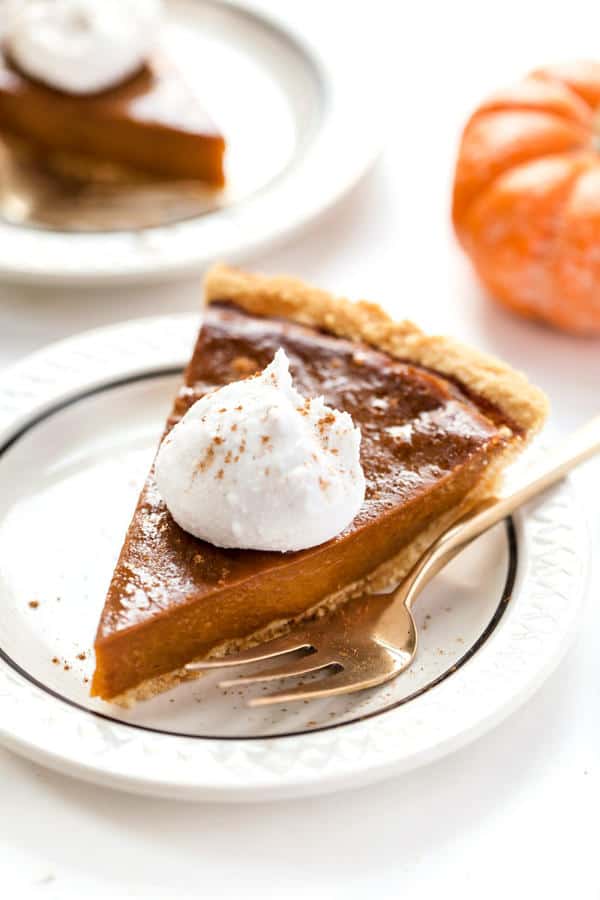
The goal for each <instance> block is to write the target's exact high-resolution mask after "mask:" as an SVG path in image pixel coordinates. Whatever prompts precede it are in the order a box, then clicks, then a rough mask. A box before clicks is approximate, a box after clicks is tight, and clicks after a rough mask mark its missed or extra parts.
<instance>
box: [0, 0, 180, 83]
mask: <svg viewBox="0 0 600 900" xmlns="http://www.w3.org/2000/svg"><path fill="white" fill-rule="evenodd" d="M161 5H162V4H161V0H5V3H4V4H3V5H2V6H1V7H0V13H1V15H2V18H3V22H2V26H1V36H2V41H3V46H4V48H5V49H6V50H7V52H8V54H9V56H10V57H11V59H13V61H14V62H15V63H16V64H17V65H18V66H19V68H21V69H22V70H23V72H25V73H26V74H27V75H30V76H31V77H32V78H37V79H38V80H39V81H42V82H44V84H48V85H50V86H51V87H54V88H57V89H58V90H61V91H65V92H67V93H70V94H91V93H96V92H98V91H103V90H105V89H107V88H110V87H114V86H115V85H117V84H120V83H121V82H122V81H124V80H125V79H126V78H128V77H129V76H130V75H133V74H134V73H135V72H136V71H137V70H138V69H140V68H141V67H142V65H143V64H144V62H145V60H146V59H147V57H148V56H149V54H150V53H151V51H152V49H153V47H154V45H155V44H156V42H157V38H158V33H159V31H160V24H161Z"/></svg>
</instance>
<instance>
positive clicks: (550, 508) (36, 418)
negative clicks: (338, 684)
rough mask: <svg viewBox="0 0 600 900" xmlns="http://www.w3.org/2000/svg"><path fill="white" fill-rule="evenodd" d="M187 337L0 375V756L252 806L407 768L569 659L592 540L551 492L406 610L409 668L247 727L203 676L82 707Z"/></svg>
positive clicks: (84, 352) (134, 335)
mask: <svg viewBox="0 0 600 900" xmlns="http://www.w3.org/2000/svg"><path fill="white" fill-rule="evenodd" d="M196 325H197V321H196V320H195V319H194V318H193V317H189V316H185V317H179V318H168V319H158V320H157V319H152V320H144V321H141V322H132V323H127V324H126V325H121V326H117V327H112V328H110V329H103V330H101V331H97V332H91V333H89V334H87V335H82V336H81V337H78V338H74V339H71V340H69V341H65V342H62V343H61V344H59V345H55V346H54V347H51V348H49V349H48V350H45V351H43V352H41V353H38V354H36V355H35V356H33V357H30V358H29V360H26V361H24V362H23V363H20V364H18V365H17V366H16V367H14V368H13V369H12V370H10V372H9V373H8V376H7V377H6V379H5V383H4V386H3V388H2V389H1V390H0V426H1V427H0V432H2V435H3V436H2V438H1V442H2V452H1V453H0V498H1V500H0V601H1V602H0V611H1V612H0V651H1V655H2V661H1V662H0V732H1V734H2V738H3V740H4V742H5V743H6V744H7V745H8V746H10V747H13V748H15V749H17V750H19V751H20V752H22V753H24V754H26V755H27V756H30V757H32V758H34V759H37V760H40V761H42V762H45V763H46V764H49V765H51V766H54V767H56V768H60V769H62V770H64V771H67V772H70V773H71V774H80V775H82V776H84V777H87V778H90V779H92V780H95V781H100V782H106V783H109V784H113V785H117V786H120V787H125V788H128V789H130V790H137V791H143V792H148V793H153V794H159V795H169V796H182V797H186V798H188V799H197V798H199V797H210V798H212V799H216V798H219V799H227V800H237V799H242V798H244V799H257V798H268V797H273V796H286V795H291V794H301V793H311V792H312V793H315V792H320V791H326V790H332V789H334V788H335V787H336V786H339V785H343V784H352V785H356V784H358V783H363V782H365V781H367V780H373V779H375V778H378V777H382V776H383V775H384V774H386V773H387V772H391V771H401V770H403V769H406V768H409V767H411V766H414V765H418V764H420V763H423V762H425V761H427V760H428V759H431V758H433V757H434V756H438V755H440V754H441V753H444V752H447V751H448V750H450V749H452V748H453V747H455V746H458V745H459V744H460V743H463V742H465V741H466V740H468V739H469V738H470V737H473V736H474V735H475V734H477V733H480V732H481V731H483V730H484V729H485V728H487V727H490V726H491V725H492V724H493V723H494V722H496V721H498V720H499V719H500V718H501V717H502V716H503V715H506V714H507V713H508V712H509V711H510V710H511V709H513V708H515V707H516V706H517V705H518V704H519V703H520V702H522V700H524V699H525V698H526V697H527V696H528V695H529V694H530V693H531V691H532V690H533V689H534V688H535V687H536V686H537V685H538V684H539V683H541V680H542V679H543V678H544V677H545V675H546V674H548V672H549V671H550V670H551V668H552V667H553V666H554V665H555V664H556V662H557V661H558V659H559V658H560V656H561V655H562V653H563V652H564V650H565V649H566V646H567V644H568V638H569V636H570V635H571V634H572V632H573V629H574V626H575V624H576V622H577V619H578V616H579V612H580V608H581V597H582V578H583V569H584V560H585V556H584V555H583V554H584V551H585V546H586V545H585V540H584V538H583V537H582V534H581V527H580V524H579V521H578V516H577V511H576V509H575V507H574V505H573V503H572V501H571V497H570V490H569V488H568V487H567V486H564V485H563V486H561V487H560V488H558V489H557V490H556V491H554V492H553V493H552V494H551V495H548V496H547V497H546V498H545V499H544V500H543V502H540V503H538V504H537V506H536V507H532V508H530V510H529V511H528V512H527V514H526V515H523V516H520V517H519V518H518V519H517V520H516V525H517V530H516V544H517V546H518V551H517V553H516V554H515V551H514V546H513V547H512V548H511V546H510V544H511V540H512V539H511V540H509V541H508V542H507V539H506V533H505V531H504V530H503V529H502V528H500V529H496V531H495V532H493V533H491V534H490V535H487V536H486V537H485V538H484V539H482V540H480V541H479V542H477V544H476V545H475V546H474V547H472V548H470V550H469V551H468V552H467V553H465V554H463V555H462V556H461V557H460V558H459V559H458V560H456V561H455V563H454V564H453V565H452V566H451V567H449V568H448V569H447V571H445V572H444V573H443V575H442V576H441V577H440V578H438V579H437V580H436V582H435V583H434V584H433V585H432V586H431V588H430V589H429V590H428V591H427V592H426V594H425V595H424V596H423V598H422V599H421V601H420V602H419V604H418V609H417V613H418V617H419V620H420V625H421V629H422V638H423V640H422V647H421V652H420V654H419V657H418V659H417V661H416V664H415V665H414V666H413V668H412V669H411V670H410V671H409V672H408V673H407V674H406V675H404V676H403V677H401V678H398V679H397V680H396V681H394V682H393V683H392V684H391V685H388V686H385V687H384V688H381V689H379V690H375V691H370V692H367V693H364V694H361V695H358V696H355V697H354V698H348V699H345V700H344V699H343V698H341V699H337V700H335V699H334V700H329V701H318V702H314V703H311V704H306V705H305V704H300V705H294V704H291V705H290V707H289V708H287V709H286V708H277V707H276V708H274V709H271V710H270V711H268V712H265V711H264V710H262V711H261V710H256V711H253V712H252V713H249V712H248V711H246V709H245V708H244V707H243V695H241V696H240V694H239V693H238V692H237V691H230V692H228V693H227V694H225V695H223V693H222V692H220V691H218V690H217V689H216V687H215V686H214V680H212V681H211V679H202V680H201V681H198V682H196V683H194V684H188V685H186V686H184V687H182V688H179V689H177V690H175V691H173V692H170V693H169V694H165V695H163V696H162V697H159V698H156V699H155V700H154V701H151V702H150V703H146V704H139V705H138V706H137V707H136V708H135V709H134V710H132V711H129V712H124V711H122V710H118V709H115V708H113V707H110V706H109V705H107V704H101V703H98V702H95V701H91V700H90V699H89V698H88V696H87V689H88V682H87V681H86V679H87V678H89V674H90V671H91V668H92V665H93V661H92V655H91V644H92V641H93V635H94V630H95V624H96V621H97V617H98V614H99V611H100V608H101V604H102V601H103V594H104V591H105V588H106V585H107V582H108V579H109V577H110V573H111V569H112V566H113V564H114V561H115V558H116V555H117V553H118V550H119V546H120V543H121V540H122V536H123V533H124V531H125V528H126V526H127V523H128V519H129V516H130V514H131V510H132V508H133V505H134V503H135V499H136V495H137V492H138V490H139V487H140V484H141V482H142V480H143V478H144V476H145V473H146V469H147V466H148V463H149V461H150V459H151V456H152V452H153V448H154V446H155V443H156V440H157V437H158V435H159V434H160V431H161V425H162V420H163V418H164V415H165V413H166V411H167V409H168V406H169V401H170V397H171V395H172V392H173V388H174V384H175V382H176V378H177V376H176V375H175V374H174V373H173V369H176V368H178V367H179V366H180V365H181V363H182V362H183V361H184V360H185V358H186V351H187V349H188V345H189V343H190V341H191V338H192V337H193V334H194V332H195V329H196ZM58 511H59V512H58ZM509 536H510V535H509ZM515 562H517V565H516V569H515ZM249 690H256V689H255V688H254V689H249ZM276 735H279V736H278V737H277V736H276ZM281 735H287V736H285V737H284V736H281Z"/></svg>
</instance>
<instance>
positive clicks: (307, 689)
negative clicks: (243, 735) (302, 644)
mask: <svg viewBox="0 0 600 900" xmlns="http://www.w3.org/2000/svg"><path fill="white" fill-rule="evenodd" d="M391 677H393V674H392V673H390V672H382V673H381V674H379V675H378V676H376V677H372V678H370V679H364V678H363V679H361V678H360V676H359V675H358V674H357V673H356V672H353V671H352V670H349V669H342V670H341V671H338V672H336V673H335V674H332V675H330V676H329V677H328V678H323V679H322V680H321V681H319V682H317V683H316V684H315V685H313V686H312V687H311V686H307V685H298V687H295V688H291V689H290V690H289V691H281V692H279V693H275V694H266V695H265V696H264V697H251V698H250V699H249V700H248V706H271V705H272V704H274V703H291V702H293V701H295V700H317V699H319V698H323V697H334V696H336V695H338V694H352V693H354V692H355V691H364V690H365V689H366V688H370V687H376V686H377V685H378V684H383V683H384V682H385V681H389V679H390V678H391Z"/></svg>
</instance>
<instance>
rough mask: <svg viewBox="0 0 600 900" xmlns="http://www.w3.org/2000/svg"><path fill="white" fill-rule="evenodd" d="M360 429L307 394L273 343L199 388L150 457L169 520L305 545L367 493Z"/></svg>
mask: <svg viewBox="0 0 600 900" xmlns="http://www.w3.org/2000/svg"><path fill="white" fill-rule="evenodd" d="M359 450H360V431H359V429H358V428H355V427H354V423H353V421H352V418H351V417H350V416H349V415H348V413H344V412H339V411H338V410H335V409H331V408H330V407H328V406H326V405H325V403H324V401H323V398H321V397H318V398H316V399H312V400H307V399H305V398H304V397H303V396H302V395H301V394H300V393H299V392H298V391H297V390H296V389H295V388H294V386H293V384H292V377H291V375H290V371H289V362H288V359H287V356H286V354H285V352H284V351H283V350H278V352H277V354H276V355H275V358H274V360H273V362H272V363H271V364H270V365H269V366H268V367H267V368H266V369H265V370H264V372H262V373H261V374H260V375H257V376H255V377H253V378H249V379H246V380H244V381H237V382H235V383H233V384H229V385H226V386H225V387H222V388H220V389H219V390H217V391H214V392H213V393H211V394H208V395H207V396H205V397H203V398H202V399H201V400H199V401H198V402H197V403H195V404H194V405H193V406H192V407H191V408H190V409H189V410H188V412H187V413H186V415H185V416H184V417H183V418H182V419H181V421H180V422H178V424H177V425H176V426H175V427H174V428H173V429H172V431H171V432H170V434H169V435H168V436H167V438H166V439H165V441H164V442H163V444H162V447H161V449H160V451H159V454H158V458H157V462H156V478H157V483H158V489H159V491H160V493H161V495H162V497H163V499H164V501H165V503H166V504H167V507H168V509H169V511H170V513H171V515H172V516H173V518H174V519H175V521H176V522H177V523H178V524H179V525H180V526H181V527H182V528H184V529H185V530H186V531H189V532H190V533H191V534H193V535H195V536H196V537H199V538H202V539H203V540H205V541H209V542H210V543H211V544H214V545H216V546H218V547H236V548H240V549H249V550H280V551H287V550H301V549H303V548H305V547H313V546H315V545H317V544H321V543H323V542H324V541H327V540H329V539H330V538H332V537H335V535H337V534H339V533H340V532H341V531H343V530H344V528H345V527H346V526H347V525H349V524H350V522H352V520H353V519H354V517H355V515H356V514H357V512H358V510H359V509H360V506H361V504H362V502H363V499H364V494H365V479H364V474H363V471H362V468H361V465H360V459H359Z"/></svg>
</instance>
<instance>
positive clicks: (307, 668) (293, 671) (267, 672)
mask: <svg viewBox="0 0 600 900" xmlns="http://www.w3.org/2000/svg"><path fill="white" fill-rule="evenodd" d="M317 659H319V660H320V661H319V662H317ZM333 665H335V663H334V662H333V660H325V661H323V657H322V656H321V655H320V654H318V653H306V654H305V655H304V656H302V657H301V658H300V659H297V660H296V661H295V662H290V663H288V664H287V665H282V666H277V668H275V669H261V671H260V672H255V673H254V674H252V675H243V676H242V677H241V678H228V679H227V680H225V681H220V682H219V687H235V686H236V685H238V684H255V683H258V682H261V681H277V680H278V679H281V678H290V677H292V676H295V675H310V674H311V673H312V672H320V671H321V669H327V668H328V667H329V666H333Z"/></svg>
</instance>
